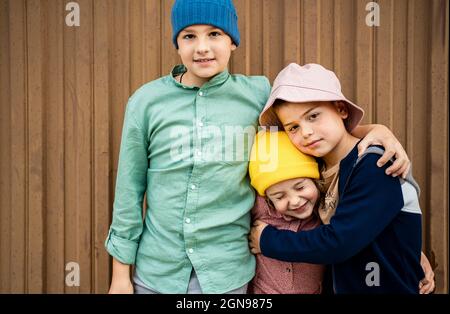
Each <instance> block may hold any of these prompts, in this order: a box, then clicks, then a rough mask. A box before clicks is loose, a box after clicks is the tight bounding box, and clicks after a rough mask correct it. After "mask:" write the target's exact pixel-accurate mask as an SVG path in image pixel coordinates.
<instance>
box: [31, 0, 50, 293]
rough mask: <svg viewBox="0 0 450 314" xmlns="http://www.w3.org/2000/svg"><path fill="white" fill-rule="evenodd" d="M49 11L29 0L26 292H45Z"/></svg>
mask: <svg viewBox="0 0 450 314" xmlns="http://www.w3.org/2000/svg"><path fill="white" fill-rule="evenodd" d="M45 18H46V12H45V9H44V8H43V7H42V3H41V1H39V0H27V33H28V35H29V36H28V50H27V60H28V143H27V145H28V154H27V158H28V165H29V168H28V169H27V170H28V180H29V181H28V191H29V192H28V193H29V194H28V195H29V198H28V200H27V201H28V223H27V228H28V230H27V251H28V252H27V279H28V280H27V282H28V287H27V288H28V289H27V292H30V293H42V292H43V289H44V282H43V278H44V269H43V267H44V265H43V262H44V261H43V259H44V237H45V235H44V225H43V223H44V222H43V220H44V215H45V213H44V211H45V199H44V198H45V196H44V192H45V191H44V186H45V184H46V178H45V173H44V172H45V168H44V163H45V151H44V150H45V145H46V143H45V136H44V132H43V131H44V123H45V121H44V110H45V104H44V100H43V98H44V93H45V92H46V91H45V86H44V80H45V77H44V75H43V69H44V68H45V67H46V64H47V62H48V60H46V58H45V56H44V53H43V52H44V44H43V38H45V36H46V35H47V33H46V31H47V30H46V28H45V27H44V25H43V24H44V23H43V21H45Z"/></svg>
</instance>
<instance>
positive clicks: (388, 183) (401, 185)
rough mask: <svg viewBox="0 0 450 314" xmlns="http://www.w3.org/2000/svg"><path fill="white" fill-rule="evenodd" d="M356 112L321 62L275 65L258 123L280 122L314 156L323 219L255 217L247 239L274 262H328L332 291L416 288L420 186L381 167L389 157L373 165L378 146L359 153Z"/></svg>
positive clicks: (410, 290) (420, 276)
mask: <svg viewBox="0 0 450 314" xmlns="http://www.w3.org/2000/svg"><path fill="white" fill-rule="evenodd" d="M363 114H364V111H363V110H362V109H361V108H360V107H358V106H357V105H355V104H354V103H352V102H351V101H349V100H348V99H347V98H346V97H345V96H344V95H343V94H342V92H341V86H340V83H339V80H338V79H337V77H336V75H335V74H334V73H333V72H331V71H328V70H326V69H325V68H324V67H322V66H320V65H318V64H307V65H305V66H300V65H297V64H290V65H289V66H288V67H286V68H285V69H284V70H283V71H281V73H280V74H279V75H278V77H277V78H276V80H275V82H274V86H273V90H272V93H271V95H270V97H269V100H268V102H267V104H266V106H265V108H264V110H263V112H262V113H261V115H260V124H261V125H262V126H273V125H276V126H279V127H282V128H283V129H284V131H285V132H286V134H287V135H288V137H289V140H290V141H291V142H292V144H294V146H295V147H297V149H298V150H300V151H301V152H302V153H304V154H307V155H312V156H314V157H316V158H320V159H321V162H322V169H321V174H322V178H323V179H324V188H325V190H326V196H325V201H324V203H323V204H322V205H321V206H320V208H319V216H320V218H321V220H322V222H323V223H324V225H322V226H320V227H317V228H315V229H314V230H308V231H303V232H297V233H296V232H291V231H286V230H280V229H277V228H275V227H274V226H271V225H267V224H266V223H264V222H262V221H256V222H255V224H254V226H255V227H253V228H252V231H251V235H250V246H251V249H252V252H253V253H255V254H257V253H262V254H263V255H264V256H266V257H269V258H273V259H277V260H281V261H290V262H303V263H317V264H330V265H332V272H333V278H334V280H333V290H334V292H335V293H411V294H417V293H419V290H420V288H421V285H420V282H421V281H422V280H423V278H424V270H423V269H422V266H421V264H422V263H421V258H423V257H424V255H423V253H422V254H421V245H422V243H421V240H422V239H421V218H422V215H421V209H420V205H419V200H418V194H419V192H420V189H419V187H418V185H417V183H416V182H415V180H414V179H413V177H412V175H411V172H408V174H407V177H406V178H405V179H403V178H398V177H395V176H388V175H386V174H385V170H386V168H387V167H388V166H389V164H390V163H391V162H389V163H388V164H386V165H384V166H382V167H379V166H377V161H378V158H379V155H382V154H383V153H384V150H383V148H382V147H381V146H373V145H372V146H369V147H368V148H367V149H366V150H365V151H364V153H363V154H362V155H359V153H358V144H359V142H360V141H361V140H360V139H359V138H357V137H355V136H354V135H352V134H351V133H350V132H352V131H353V130H354V129H355V127H356V126H357V125H358V123H359V122H360V121H361V119H362V117H363ZM399 256H401V258H399ZM380 278H381V280H380Z"/></svg>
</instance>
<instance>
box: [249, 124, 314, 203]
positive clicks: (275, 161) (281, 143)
mask: <svg viewBox="0 0 450 314" xmlns="http://www.w3.org/2000/svg"><path fill="white" fill-rule="evenodd" d="M249 173H250V180H251V185H252V186H253V187H254V188H255V189H256V191H257V192H258V194H259V195H261V196H265V192H266V189H267V188H269V187H270V186H272V185H274V184H276V183H279V182H282V181H285V180H289V179H294V178H311V179H319V177H320V175H319V166H318V164H317V162H316V160H315V159H314V157H311V156H308V155H305V154H303V153H302V152H300V151H299V150H298V149H297V148H296V147H295V146H294V145H293V144H292V143H291V141H290V140H289V137H288V136H287V134H286V132H266V131H260V132H258V134H256V137H255V142H254V144H253V148H252V152H251V156H250V163H249Z"/></svg>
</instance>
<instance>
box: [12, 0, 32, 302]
mask: <svg viewBox="0 0 450 314" xmlns="http://www.w3.org/2000/svg"><path fill="white" fill-rule="evenodd" d="M26 15H27V13H26V3H25V0H22V1H9V16H10V19H9V21H10V40H11V44H10V67H11V68H10V78H11V79H10V84H11V125H13V126H14V128H11V131H10V132H11V153H10V154H11V155H10V156H11V194H10V195H11V196H10V197H11V204H13V206H11V208H10V209H9V210H10V211H11V229H10V234H11V255H10V283H9V285H10V292H12V293H25V292H27V283H26V281H27V277H26V274H27V266H26V265H27V256H26V253H27V251H26V245H27V242H26V241H27V238H26V233H27V226H26V219H27V218H26V217H27V215H26V212H27V206H28V204H27V198H28V192H27V169H28V158H27V151H28V148H27V132H28V129H27V128H28V124H27V123H26V121H27V119H28V110H27V106H28V105H27V102H28V99H27V80H28V78H27V77H28V69H27V56H26V51H27V26H26Z"/></svg>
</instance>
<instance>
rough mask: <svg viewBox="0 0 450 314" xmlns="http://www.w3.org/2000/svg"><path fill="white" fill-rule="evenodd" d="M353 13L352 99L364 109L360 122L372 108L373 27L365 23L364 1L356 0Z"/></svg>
mask: <svg viewBox="0 0 450 314" xmlns="http://www.w3.org/2000/svg"><path fill="white" fill-rule="evenodd" d="M355 5H356V7H355V10H356V12H355V14H356V25H355V29H356V30H355V36H356V38H355V45H357V46H356V49H355V61H354V62H355V75H354V77H353V85H354V88H355V91H354V92H355V99H354V101H355V102H356V104H357V105H358V106H360V107H362V108H363V109H364V111H365V114H364V119H363V121H362V124H366V123H369V122H370V121H371V120H372V115H371V113H372V110H373V102H372V101H373V93H372V92H373V62H374V60H373V39H374V38H373V32H374V27H376V26H374V27H370V26H368V25H367V24H366V15H367V13H368V12H367V11H366V2H364V1H356V4H355Z"/></svg>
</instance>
